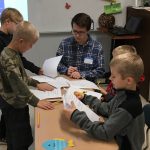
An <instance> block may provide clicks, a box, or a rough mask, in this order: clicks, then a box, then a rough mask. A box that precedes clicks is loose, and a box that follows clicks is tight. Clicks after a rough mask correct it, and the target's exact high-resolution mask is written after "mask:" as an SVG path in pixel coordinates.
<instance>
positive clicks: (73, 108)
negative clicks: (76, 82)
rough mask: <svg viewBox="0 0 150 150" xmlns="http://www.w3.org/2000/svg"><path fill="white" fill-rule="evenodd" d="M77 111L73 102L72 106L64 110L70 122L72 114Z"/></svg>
mask: <svg viewBox="0 0 150 150" xmlns="http://www.w3.org/2000/svg"><path fill="white" fill-rule="evenodd" d="M75 110H76V106H75V104H74V102H71V105H70V106H69V107H68V108H64V115H65V116H66V118H68V119H69V120H70V117H71V114H72V113H73V112H74V111H75Z"/></svg>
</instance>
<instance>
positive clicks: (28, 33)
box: [13, 21, 39, 42]
mask: <svg viewBox="0 0 150 150" xmlns="http://www.w3.org/2000/svg"><path fill="white" fill-rule="evenodd" d="M38 38H39V31H38V30H37V29H36V27H35V26H34V25H33V24H31V23H30V22H28V21H23V22H21V23H20V24H18V25H17V28H16V31H15V32H14V34H13V40H16V39H23V40H25V41H31V42H34V41H36V40H38Z"/></svg>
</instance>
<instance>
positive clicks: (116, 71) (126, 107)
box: [64, 53, 145, 150]
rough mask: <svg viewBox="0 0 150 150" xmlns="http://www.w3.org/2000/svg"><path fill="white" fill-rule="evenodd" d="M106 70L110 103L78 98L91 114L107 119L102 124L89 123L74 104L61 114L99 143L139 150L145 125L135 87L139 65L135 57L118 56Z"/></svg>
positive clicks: (140, 63) (138, 76)
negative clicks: (113, 92)
mask: <svg viewBox="0 0 150 150" xmlns="http://www.w3.org/2000/svg"><path fill="white" fill-rule="evenodd" d="M110 70H111V76H110V80H111V81H112V84H113V86H114V88H115V89H116V95H115V96H114V98H113V99H112V100H111V101H110V102H107V103H106V102H101V101H100V100H99V99H97V98H96V97H93V96H88V95H84V96H81V95H80V97H79V98H80V100H81V101H82V102H83V103H84V104H86V105H89V107H90V108H92V109H93V110H94V112H95V113H97V114H98V115H102V116H105V117H107V119H106V121H105V122H101V121H95V122H91V121H90V120H89V118H88V117H87V115H86V113H85V112H80V111H79V110H78V109H77V108H76V107H75V105H74V104H72V106H70V108H67V109H64V113H65V115H66V116H67V117H68V118H69V119H70V120H72V121H73V122H74V123H75V124H77V125H78V126H79V127H80V128H81V129H83V130H85V131H86V132H87V133H88V134H90V135H92V136H93V137H95V138H97V139H99V140H106V141H109V140H112V139H114V138H115V139H116V141H117V143H118V145H119V150H141V149H142V145H143V142H144V124H145V123H144V114H143V110H142V103H141V100H140V96H139V92H138V91H137V90H136V86H137V83H138V82H139V80H140V76H141V75H142V74H143V72H144V65H143V61H142V59H141V58H140V56H139V55H137V54H131V53H125V54H121V55H118V56H116V57H114V58H113V59H112V60H111V62H110Z"/></svg>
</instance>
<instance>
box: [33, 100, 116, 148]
mask: <svg viewBox="0 0 150 150" xmlns="http://www.w3.org/2000/svg"><path fill="white" fill-rule="evenodd" d="M62 109H63V104H62V102H60V103H57V104H56V105H55V109H54V110H43V109H40V108H37V107H36V108H35V150H44V148H43V147H42V143H43V142H44V141H46V140H49V139H53V138H62V139H65V140H67V141H68V140H73V143H74V145H75V146H74V147H67V148H66V149H65V150H92V149H93V150H118V145H117V144H116V143H115V141H112V142H105V141H100V140H96V139H94V138H92V137H90V136H89V135H87V133H86V132H85V131H83V130H81V129H79V128H78V127H77V126H76V125H75V124H74V123H73V122H71V121H70V120H68V119H66V118H65V116H64V115H63V114H62ZM38 124H39V126H38Z"/></svg>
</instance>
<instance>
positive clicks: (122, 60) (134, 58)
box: [110, 53, 144, 82]
mask: <svg viewBox="0 0 150 150" xmlns="http://www.w3.org/2000/svg"><path fill="white" fill-rule="evenodd" d="M110 67H116V68H117V71H118V73H119V74H120V75H121V76H122V78H126V77H132V78H133V79H134V80H135V81H136V82H139V80H140V77H141V75H143V73H144V64H143V61H142V59H141V57H140V56H139V55H137V54H134V53H125V54H121V55H117V56H116V57H114V58H113V59H112V60H111V62H110Z"/></svg>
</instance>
